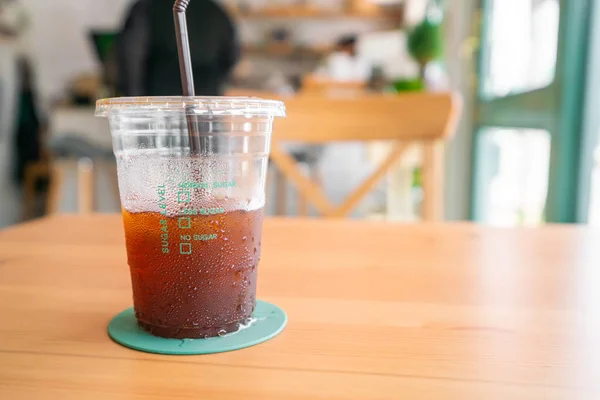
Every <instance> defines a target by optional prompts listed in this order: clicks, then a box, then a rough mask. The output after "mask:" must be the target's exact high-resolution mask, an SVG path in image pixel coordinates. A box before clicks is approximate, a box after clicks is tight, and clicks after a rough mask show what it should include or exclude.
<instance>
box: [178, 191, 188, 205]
mask: <svg viewBox="0 0 600 400" xmlns="http://www.w3.org/2000/svg"><path fill="white" fill-rule="evenodd" d="M191 197H192V196H191V193H190V191H189V190H186V191H182V190H180V191H179V192H177V202H178V203H190V202H191V201H192V198H191Z"/></svg>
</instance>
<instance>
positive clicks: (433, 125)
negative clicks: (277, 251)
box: [271, 93, 461, 221]
mask: <svg viewBox="0 0 600 400" xmlns="http://www.w3.org/2000/svg"><path fill="white" fill-rule="evenodd" d="M284 100H285V102H286V106H287V110H288V118H286V119H280V120H277V121H276V122H275V133H274V136H273V143H272V150H271V160H272V161H273V162H274V163H275V164H276V166H277V167H278V168H279V170H280V171H282V173H283V174H284V176H285V177H286V178H287V179H288V180H289V181H290V182H291V183H292V184H293V185H294V186H296V188H297V189H298V191H299V193H300V195H301V196H303V197H304V199H305V200H306V201H308V202H309V203H310V204H312V205H313V206H314V207H315V208H316V210H317V211H318V212H319V213H320V214H321V215H323V216H325V217H328V218H336V217H338V218H339V217H345V216H347V215H349V214H350V213H351V212H352V211H353V210H354V209H355V208H356V207H357V206H358V205H359V203H360V202H361V201H362V200H363V199H364V198H365V196H366V195H367V194H368V193H369V192H371V191H372V190H373V189H374V187H375V185H376V184H377V183H378V182H379V181H380V180H381V179H382V178H383V177H385V176H386V174H387V173H388V171H389V170H390V169H392V168H393V167H394V165H395V164H396V163H397V162H398V161H399V160H400V158H401V157H402V155H403V154H404V152H405V150H406V149H407V148H408V147H409V146H410V145H412V144H414V143H419V144H421V145H422V146H423V166H422V168H423V191H424V200H423V218H424V219H425V220H426V221H435V220H441V219H442V218H443V203H444V188H443V175H444V150H443V145H444V142H445V141H446V140H448V139H450V138H451V137H452V136H453V135H454V132H455V128H456V125H457V121H458V116H459V111H460V108H461V107H460V104H461V102H460V100H459V98H458V97H457V96H455V95H453V94H447V93H446V94H433V93H416V94H404V95H363V96H359V97H351V98H329V97H325V96H313V95H300V96H296V97H294V98H290V99H284ZM284 141H294V142H303V143H309V144H310V143H311V144H326V143H331V142H340V141H342V142H343V141H363V142H371V141H391V142H393V143H394V146H393V149H392V151H391V152H390V154H389V155H388V156H387V158H385V160H384V161H383V162H382V164H381V165H380V166H379V168H377V170H376V171H375V172H374V173H373V174H372V175H371V176H370V177H369V178H367V179H366V180H365V181H364V182H363V183H362V184H361V185H360V186H359V187H358V189H356V190H355V191H354V193H352V194H351V195H350V196H349V197H348V198H347V199H346V200H345V201H344V202H343V203H342V204H340V205H334V204H332V203H331V201H330V200H329V199H328V198H327V197H326V195H325V194H324V192H323V190H322V188H321V187H320V185H318V184H317V183H315V182H313V181H312V180H311V179H310V178H308V177H306V176H305V175H304V174H303V173H302V171H300V170H299V168H298V166H297V165H296V162H295V161H294V159H293V158H292V157H291V156H290V155H289V154H288V153H287V152H285V150H283V148H282V146H281V142H284Z"/></svg>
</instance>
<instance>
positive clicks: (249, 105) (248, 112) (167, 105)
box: [96, 96, 286, 117]
mask: <svg viewBox="0 0 600 400" xmlns="http://www.w3.org/2000/svg"><path fill="white" fill-rule="evenodd" d="M143 112H152V113H160V112H164V113H173V112H178V113H185V114H186V115H238V116H262V117H285V115H286V113H285V104H284V103H283V102H282V101H277V100H265V99H261V98H258V97H180V96H173V97H116V98H111V99H103V100H98V102H97V103H96V116H98V117H110V116H112V115H126V114H129V115H135V114H139V113H143Z"/></svg>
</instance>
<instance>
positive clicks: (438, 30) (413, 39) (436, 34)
mask: <svg viewBox="0 0 600 400" xmlns="http://www.w3.org/2000/svg"><path fill="white" fill-rule="evenodd" d="M442 20H443V18H442V10H441V7H440V5H439V3H438V2H437V1H430V2H429V5H428V7H427V14H426V16H425V19H423V21H422V22H421V23H419V24H418V25H416V26H415V27H414V28H413V29H412V30H411V31H410V32H409V34H408V51H409V52H410V54H411V55H412V56H413V58H414V59H415V60H416V61H417V62H418V63H419V70H420V75H421V78H423V77H424V75H425V68H426V67H427V64H429V63H430V62H432V61H435V60H437V59H439V58H440V57H441V56H442V53H443V51H444V39H443V31H442Z"/></svg>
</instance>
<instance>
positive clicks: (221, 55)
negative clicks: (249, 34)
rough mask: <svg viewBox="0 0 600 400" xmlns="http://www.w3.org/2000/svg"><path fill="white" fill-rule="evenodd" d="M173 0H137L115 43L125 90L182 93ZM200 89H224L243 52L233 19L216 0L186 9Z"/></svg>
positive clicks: (212, 92) (209, 92)
mask: <svg viewBox="0 0 600 400" xmlns="http://www.w3.org/2000/svg"><path fill="white" fill-rule="evenodd" d="M173 5H174V0H138V1H137V2H136V3H135V4H134V5H133V6H132V8H131V9H130V11H129V14H128V16H127V18H126V22H125V26H124V27H123V30H122V31H121V33H120V35H119V39H118V44H117V69H118V74H119V77H118V82H119V83H118V89H119V91H120V92H121V94H123V95H125V96H172V95H181V94H182V88H181V77H180V72H179V57H178V53H177V42H176V40H175V24H174V22H173ZM187 20H188V30H189V38H190V50H191V55H192V69H193V74H194V84H195V88H196V95H198V96H218V95H222V94H223V91H224V86H225V83H226V81H227V79H228V77H229V74H230V73H231V71H232V69H233V67H234V66H235V64H236V63H237V61H238V59H239V56H240V48H239V44H238V38H237V35H236V32H235V27H234V24H233V21H232V20H231V19H230V18H229V16H228V15H227V14H226V12H225V11H224V9H223V8H222V7H221V6H220V5H218V4H216V3H215V2H213V1H212V0H194V1H192V2H191V3H190V5H189V7H188V9H187Z"/></svg>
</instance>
